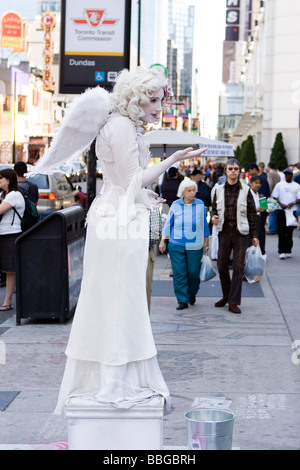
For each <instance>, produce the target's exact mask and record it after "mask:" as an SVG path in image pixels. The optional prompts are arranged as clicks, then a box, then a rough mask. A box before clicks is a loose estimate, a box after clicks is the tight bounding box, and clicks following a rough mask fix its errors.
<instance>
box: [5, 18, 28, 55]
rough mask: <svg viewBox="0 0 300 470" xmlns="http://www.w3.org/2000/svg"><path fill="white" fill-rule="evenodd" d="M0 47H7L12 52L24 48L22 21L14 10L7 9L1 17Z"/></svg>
mask: <svg viewBox="0 0 300 470" xmlns="http://www.w3.org/2000/svg"><path fill="white" fill-rule="evenodd" d="M0 29H1V43H0V46H1V47H7V48H11V49H13V50H14V52H21V51H23V50H24V44H23V21H22V18H21V17H20V15H19V14H18V13H16V12H14V11H8V12H7V13H5V14H4V15H3V16H2V18H1V28H0Z"/></svg>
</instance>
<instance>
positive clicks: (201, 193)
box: [191, 170, 211, 208]
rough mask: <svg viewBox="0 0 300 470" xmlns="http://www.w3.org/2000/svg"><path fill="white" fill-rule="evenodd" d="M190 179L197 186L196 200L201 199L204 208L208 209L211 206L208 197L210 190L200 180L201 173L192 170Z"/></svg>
mask: <svg viewBox="0 0 300 470" xmlns="http://www.w3.org/2000/svg"><path fill="white" fill-rule="evenodd" d="M191 179H192V180H193V181H195V182H196V183H197V186H198V191H197V193H196V196H195V197H196V198H197V199H201V201H203V202H204V204H205V207H206V208H208V207H210V206H211V197H210V192H211V189H210V187H209V186H208V184H206V183H205V182H204V181H203V180H202V173H201V171H200V170H193V171H192V173H191Z"/></svg>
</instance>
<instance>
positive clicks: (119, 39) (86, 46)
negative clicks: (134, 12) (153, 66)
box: [60, 0, 131, 93]
mask: <svg viewBox="0 0 300 470" xmlns="http://www.w3.org/2000/svg"><path fill="white" fill-rule="evenodd" d="M61 14H62V35H61V67H60V72H61V74H60V93H82V92H83V91H84V90H85V89H86V88H89V87H93V86H97V85H100V86H103V87H105V88H107V89H110V88H112V86H113V85H114V82H115V80H116V77H117V75H118V73H119V72H120V71H121V70H123V69H124V68H129V55H130V54H129V47H130V17H131V1H130V0H113V1H112V0H62V12H61Z"/></svg>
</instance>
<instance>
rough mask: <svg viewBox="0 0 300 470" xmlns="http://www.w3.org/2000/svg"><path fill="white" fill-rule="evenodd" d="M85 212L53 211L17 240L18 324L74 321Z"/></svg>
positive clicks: (78, 209)
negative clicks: (36, 321)
mask: <svg viewBox="0 0 300 470" xmlns="http://www.w3.org/2000/svg"><path fill="white" fill-rule="evenodd" d="M84 242H85V212H84V209H83V208H82V207H81V206H79V205H74V206H72V207H69V208H67V209H63V210H60V211H57V212H53V213H52V214H50V215H49V216H47V217H46V218H45V219H43V220H41V221H40V222H38V223H37V224H36V225H35V226H33V227H32V228H31V229H29V230H27V231H26V232H24V233H23V234H22V235H20V236H19V237H18V238H17V240H16V323H17V325H20V323H21V319H22V318H24V319H25V318H31V319H46V318H47V319H59V321H60V323H64V322H65V321H66V320H67V319H68V318H70V317H71V316H72V315H73V313H74V311H75V307H76V304H77V300H78V296H79V291H80V286H81V278H82V271H83V252H84Z"/></svg>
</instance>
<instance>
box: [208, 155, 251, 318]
mask: <svg viewBox="0 0 300 470" xmlns="http://www.w3.org/2000/svg"><path fill="white" fill-rule="evenodd" d="M240 173H241V167H240V162H239V161H238V160H236V159H235V158H231V159H229V160H228V161H227V163H226V166H225V174H226V182H225V183H224V184H221V185H218V187H217V190H216V192H215V195H214V199H213V205H212V223H213V224H214V225H215V226H216V227H217V231H218V233H219V247H220V248H219V252H218V270H219V275H220V281H221V287H222V292H223V297H222V299H221V300H219V301H218V302H216V303H215V307H224V306H225V305H226V304H227V303H228V304H229V311H230V312H232V313H241V309H240V308H239V305H240V304H241V294H242V280H243V274H244V264H245V254H246V249H247V240H248V236H249V235H250V238H251V240H252V244H253V245H254V246H257V245H259V240H258V239H257V238H256V236H255V233H256V207H255V202H254V199H253V196H252V194H251V191H250V187H249V186H247V185H246V184H244V183H242V182H241V181H240ZM231 252H232V255H233V259H232V268H233V273H232V278H230V274H229V262H230V255H231Z"/></svg>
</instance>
